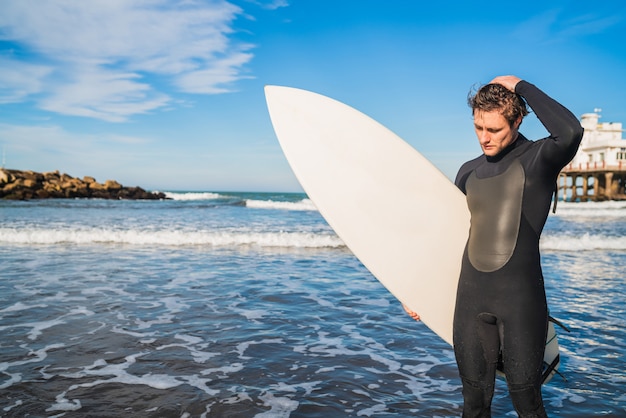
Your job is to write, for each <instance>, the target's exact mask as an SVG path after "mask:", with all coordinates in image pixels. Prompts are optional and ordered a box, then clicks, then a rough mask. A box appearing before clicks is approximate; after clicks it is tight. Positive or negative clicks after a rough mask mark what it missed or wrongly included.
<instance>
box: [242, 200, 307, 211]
mask: <svg viewBox="0 0 626 418" xmlns="http://www.w3.org/2000/svg"><path fill="white" fill-rule="evenodd" d="M246 207H248V208H254V209H282V210H311V211H316V210H317V208H316V207H315V204H314V203H313V201H312V200H311V199H302V200H299V201H296V202H281V201H275V200H254V199H248V200H246Z"/></svg>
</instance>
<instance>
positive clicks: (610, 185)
mask: <svg viewBox="0 0 626 418" xmlns="http://www.w3.org/2000/svg"><path fill="white" fill-rule="evenodd" d="M600 111H601V109H595V110H594V112H593V113H585V114H584V115H582V117H581V125H582V126H583V128H585V133H584V135H583V139H582V142H581V144H580V147H579V149H578V152H577V153H576V156H575V157H574V158H573V159H572V161H571V162H570V163H569V164H568V165H567V166H565V168H563V170H561V173H560V174H559V179H558V183H557V187H558V195H559V199H562V200H566V201H571V202H587V201H603V200H626V190H625V185H626V139H623V138H622V133H623V132H624V130H623V129H622V124H621V123H616V122H609V123H606V122H605V123H600V122H599V119H600Z"/></svg>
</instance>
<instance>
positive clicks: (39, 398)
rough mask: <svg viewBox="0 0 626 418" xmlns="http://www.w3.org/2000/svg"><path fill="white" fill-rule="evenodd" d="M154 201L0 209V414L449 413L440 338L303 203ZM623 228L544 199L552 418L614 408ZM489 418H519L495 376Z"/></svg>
mask: <svg viewBox="0 0 626 418" xmlns="http://www.w3.org/2000/svg"><path fill="white" fill-rule="evenodd" d="M168 196H169V197H170V198H172V199H171V200H164V201H105V200H43V201H28V202H8V201H0V336H1V338H0V416H2V417H131V416H132V417H256V418H270V417H281V418H282V417H284V418H286V417H320V418H322V417H323V418H328V417H404V416H415V417H453V416H460V414H461V407H462V397H461V387H460V381H459V378H458V374H457V370H456V366H455V361H454V355H453V352H452V349H451V348H450V347H449V346H448V345H447V344H446V343H444V342H443V341H442V340H441V339H440V338H439V337H437V336H436V335H435V334H433V333H432V332H431V331H430V330H429V329H428V328H426V327H425V326H424V325H423V324H421V323H419V322H415V321H413V320H412V319H411V318H409V317H408V315H406V314H405V313H404V311H403V310H402V308H401V306H400V304H399V302H397V301H396V300H395V299H394V298H393V297H392V296H391V295H390V294H389V293H388V292H387V290H385V289H384V288H383V287H382V285H380V283H379V282H378V281H377V280H376V279H375V278H374V277H372V275H371V274H370V273H369V272H368V271H367V270H366V269H365V268H364V267H363V266H362V264H361V263H360V262H359V261H358V260H357V259H356V258H355V257H354V256H353V255H352V253H351V252H350V251H349V250H348V249H347V248H346V247H345V246H344V244H343V243H342V241H341V240H340V239H339V238H338V237H337V236H336V235H335V234H334V233H333V231H332V229H331V228H330V227H329V226H328V225H327V224H326V222H325V221H324V220H323V218H322V217H321V216H320V214H319V213H318V212H317V211H316V209H315V206H314V205H313V203H312V202H311V201H310V200H308V199H307V198H306V196H305V195H303V194H270V193H215V192H211V193H168ZM391 203H392V202H390V204H391ZM625 221H626V203H623V202H622V203H620V202H604V203H565V202H561V203H559V206H558V209H557V214H556V215H550V217H549V219H548V222H547V224H546V228H545V230H544V235H543V238H542V241H541V247H542V254H543V257H542V261H543V267H544V276H545V281H546V288H547V293H548V299H549V304H550V310H551V314H552V316H554V317H556V318H558V319H559V320H561V321H562V322H563V323H564V324H565V325H566V326H567V327H568V328H569V330H570V332H566V331H564V330H559V331H558V332H559V342H560V345H561V355H562V362H561V367H560V373H561V374H562V376H558V375H557V376H555V378H554V379H553V380H552V381H551V382H550V383H549V384H547V385H545V386H544V388H543V394H544V399H545V404H546V409H547V410H548V412H549V414H550V416H554V417H596V416H603V417H608V416H611V417H619V416H622V417H624V416H626V395H625V393H624V387H625V385H626V372H625V369H626V365H625V363H624V355H625V354H626V315H625V312H624V311H625V307H624V306H625V303H624V298H625V296H624V293H625V290H626V279H625V277H626V223H625ZM364 227H367V226H364ZM415 256H416V257H419V254H416V255H415ZM432 279H433V280H437V278H436V277H433V278H432ZM493 413H494V416H511V417H513V416H516V414H515V413H514V411H513V407H512V405H511V402H510V398H509V397H508V394H507V390H506V384H505V382H504V381H503V380H498V384H497V388H496V396H495V398H494V402H493Z"/></svg>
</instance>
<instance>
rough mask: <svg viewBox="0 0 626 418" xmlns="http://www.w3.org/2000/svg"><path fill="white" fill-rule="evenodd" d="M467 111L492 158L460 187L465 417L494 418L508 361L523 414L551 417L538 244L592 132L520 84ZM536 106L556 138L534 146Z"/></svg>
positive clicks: (473, 101)
mask: <svg viewBox="0 0 626 418" xmlns="http://www.w3.org/2000/svg"><path fill="white" fill-rule="evenodd" d="M468 103H469V105H470V107H471V108H472V114H473V118H474V129H475V132H476V135H477V137H478V141H479V144H480V146H481V148H482V151H483V154H482V155H481V156H479V157H477V158H475V159H473V160H471V161H468V162H466V163H465V164H463V166H462V167H461V168H460V170H459V172H458V174H457V177H456V180H455V184H456V185H457V187H458V188H459V189H460V190H461V191H462V192H463V193H464V194H465V195H466V197H467V204H468V208H469V210H470V213H471V227H470V233H469V239H468V241H467V245H466V247H465V252H464V254H463V259H462V267H461V275H460V279H459V286H458V290H457V299H456V308H455V313H454V326H453V339H454V352H455V356H456V361H457V365H458V368H459V374H460V377H461V381H462V383H463V400H464V405H463V417H490V416H491V401H492V398H493V393H494V384H495V376H496V367H497V363H498V361H499V358H500V356H501V360H502V362H503V368H504V373H505V375H506V379H507V385H508V388H509V393H510V395H511V400H512V401H513V405H514V407H515V409H516V411H517V413H518V415H519V416H520V417H546V416H547V415H546V412H545V409H544V406H543V400H542V397H541V372H542V370H541V369H542V361H543V353H544V347H545V341H546V333H547V326H548V307H547V302H546V295H545V288H544V283H543V275H542V271H541V264H540V255H539V237H540V235H541V231H542V230H543V226H544V224H545V222H546V219H547V216H548V211H549V209H550V202H551V199H552V195H553V194H554V192H555V187H556V180H557V178H558V175H559V172H560V171H561V169H562V168H563V167H564V166H565V165H566V164H567V163H568V162H569V161H570V160H571V159H572V158H573V157H574V154H575V153H576V150H577V149H578V145H579V143H580V141H581V139H582V135H583V129H582V127H581V125H580V123H579V121H578V119H577V118H576V117H575V116H574V115H573V114H572V113H571V112H570V111H569V110H567V109H566V108H565V107H563V106H562V105H561V104H559V103H558V102H556V101H555V100H553V99H552V98H550V97H549V96H547V95H546V94H545V93H544V92H542V91H541V90H539V89H538V88H537V87H535V86H534V85H532V84H531V83H529V82H527V81H524V80H521V79H520V78H518V77H515V76H500V77H496V78H495V79H494V80H492V81H491V82H490V83H489V84H487V85H484V86H483V87H481V88H480V89H478V91H477V92H476V93H475V94H473V95H470V97H469V98H468ZM527 105H528V106H530V108H531V109H532V110H533V111H534V112H535V115H536V116H537V118H538V119H539V120H540V121H541V123H542V124H543V125H544V127H545V128H546V129H547V131H548V132H549V134H550V135H549V136H548V137H547V138H544V139H541V140H537V141H530V140H528V139H526V138H525V137H524V136H523V135H522V134H521V133H519V127H520V124H521V123H522V119H523V118H524V116H526V115H527V114H528V109H527ZM408 312H409V314H411V312H410V310H408Z"/></svg>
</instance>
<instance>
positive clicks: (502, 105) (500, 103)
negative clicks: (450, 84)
mask: <svg viewBox="0 0 626 418" xmlns="http://www.w3.org/2000/svg"><path fill="white" fill-rule="evenodd" d="M467 104H469V106H470V107H471V108H472V114H474V113H475V112H476V110H482V111H483V112H493V111H499V112H500V114H502V116H504V118H505V119H506V120H507V122H509V125H510V126H513V124H514V123H515V121H516V120H517V119H518V118H521V119H523V118H524V116H526V115H527V114H528V108H527V107H526V102H525V101H524V99H522V96H520V95H519V94H516V93H513V92H512V91H511V90H509V89H507V88H506V87H504V86H503V85H501V84H485V85H484V86H482V87H481V88H479V89H478V91H477V92H476V93H472V92H471V91H470V94H469V95H468V97H467Z"/></svg>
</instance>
